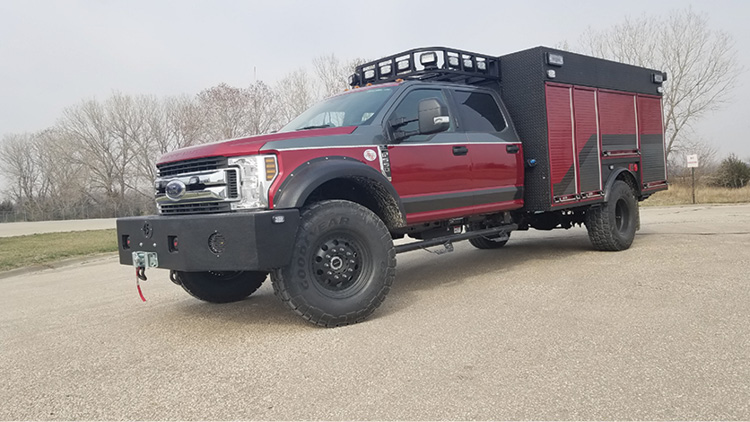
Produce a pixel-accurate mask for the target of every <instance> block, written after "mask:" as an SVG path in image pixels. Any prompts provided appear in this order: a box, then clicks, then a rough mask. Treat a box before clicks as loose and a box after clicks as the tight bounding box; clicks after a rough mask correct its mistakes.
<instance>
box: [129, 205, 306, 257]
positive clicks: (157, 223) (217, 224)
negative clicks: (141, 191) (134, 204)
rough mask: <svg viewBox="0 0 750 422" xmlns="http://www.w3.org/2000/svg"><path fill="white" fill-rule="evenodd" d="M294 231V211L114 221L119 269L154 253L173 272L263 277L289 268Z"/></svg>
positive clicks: (295, 214) (296, 213)
mask: <svg viewBox="0 0 750 422" xmlns="http://www.w3.org/2000/svg"><path fill="white" fill-rule="evenodd" d="M298 226H299V211H298V210H296V209H285V210H272V211H258V212H246V213H243V212H237V213H222V214H203V215H180V216H158V215H150V216H145V217H127V218H118V219H117V240H118V245H119V248H118V249H119V252H120V263H121V264H123V265H133V252H156V254H157V256H158V267H159V268H166V269H170V270H177V271H239V270H251V271H268V270H271V269H273V268H279V267H282V266H285V265H287V264H288V263H289V261H290V259H291V255H292V247H293V244H294V238H295V236H296V234H297V227H298Z"/></svg>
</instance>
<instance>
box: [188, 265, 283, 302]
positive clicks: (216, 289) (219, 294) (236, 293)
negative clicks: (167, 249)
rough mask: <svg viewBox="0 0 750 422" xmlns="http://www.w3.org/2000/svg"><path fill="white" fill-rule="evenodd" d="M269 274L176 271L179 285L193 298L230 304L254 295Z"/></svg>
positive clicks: (258, 272)
mask: <svg viewBox="0 0 750 422" xmlns="http://www.w3.org/2000/svg"><path fill="white" fill-rule="evenodd" d="M267 275H268V273H265V272H261V271H204V272H184V271H176V272H175V278H176V281H177V283H178V284H180V286H182V288H183V289H185V291H186V292H188V293H190V295H191V296H193V297H195V298H197V299H200V300H203V301H206V302H211V303H229V302H237V301H239V300H242V299H244V298H246V297H248V296H250V295H251V294H253V293H254V292H255V291H256V290H258V288H259V287H260V285H261V284H263V281H265V279H266V276H267Z"/></svg>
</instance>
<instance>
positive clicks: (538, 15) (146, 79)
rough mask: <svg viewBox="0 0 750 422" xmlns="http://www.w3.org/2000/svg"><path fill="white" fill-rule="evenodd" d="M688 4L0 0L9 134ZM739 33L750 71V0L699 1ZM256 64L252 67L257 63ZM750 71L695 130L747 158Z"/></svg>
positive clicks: (696, 6)
mask: <svg viewBox="0 0 750 422" xmlns="http://www.w3.org/2000/svg"><path fill="white" fill-rule="evenodd" d="M688 4H690V2H685V1H677V0H660V1H654V0H628V1H618V2H611V3H610V2H608V1H605V0H597V1H576V2H562V1H554V2H553V1H546V0H544V1H543V0H536V1H469V0H460V1H458V0H454V1H443V0H433V1H403V0H402V1H386V0H379V1H374V0H360V1H351V0H350V1H340V2H336V1H322V0H310V1H281V0H276V1H220V0H214V1H195V0H183V1H176V0H175V1H157V0H148V1H141V0H128V1H119V0H118V1H115V0H91V1H74V0H71V1H51V0H49V1H35V0H0V135H2V134H5V133H12V132H25V131H29V132H32V131H37V130H41V129H44V128H46V127H49V126H51V125H53V124H54V122H55V120H56V119H57V118H58V117H59V116H60V113H61V111H62V110H63V109H64V108H65V107H67V106H70V105H73V104H76V103H78V102H80V101H81V100H83V99H87V98H92V97H96V98H100V99H103V98H105V97H107V96H109V95H110V94H111V93H112V92H113V91H120V92H123V93H128V94H154V95H157V96H163V95H174V94H182V93H187V94H195V93H197V92H198V91H200V90H202V89H204V88H208V87H210V86H213V85H216V84H218V83H220V82H226V83H229V84H232V85H236V86H244V85H247V84H249V83H251V82H253V78H254V73H255V75H257V79H259V80H263V81H265V82H267V83H273V82H275V81H276V80H278V79H280V78H281V77H282V76H283V75H284V74H285V73H287V72H289V71H291V70H294V69H295V68H297V67H303V66H304V67H308V68H310V67H311V66H310V63H311V60H312V58H313V57H316V56H320V55H323V54H330V53H334V54H336V55H337V56H338V57H340V58H342V59H351V58H355V57H364V58H368V59H375V58H377V57H380V56H384V55H388V54H391V53H395V52H398V51H401V50H406V49H409V48H414V47H423V46H431V45H445V46H450V47H454V48H460V49H465V50H469V51H476V52H480V53H485V54H492V55H502V54H506V53H510V52H513V51H517V50H522V49H526V48H529V47H534V46H537V45H548V46H554V45H556V44H559V43H560V42H562V41H564V40H568V41H569V42H570V43H571V44H575V42H576V41H577V40H578V38H579V36H580V34H581V33H582V32H583V31H584V29H585V28H586V27H587V26H592V27H594V28H597V29H601V28H606V27H608V26H610V25H613V24H615V23H617V22H619V21H622V19H623V18H624V17H625V16H626V15H631V16H640V15H642V14H666V13H668V12H669V11H670V10H673V9H676V8H682V7H686V6H687V5H688ZM692 8H693V10H694V11H697V12H700V13H705V14H707V15H708V16H709V19H710V25H711V26H712V27H713V28H717V29H722V30H724V31H726V32H728V33H729V34H731V35H732V36H733V37H734V39H735V41H736V43H737V44H736V49H737V52H738V54H739V57H740V62H741V63H742V64H743V66H744V67H745V68H746V69H750V58H748V56H749V55H750V30H748V18H750V2H748V1H746V0H745V1H741V0H736V1H725V0H713V1H711V2H707V1H701V2H692ZM254 69H255V72H254ZM748 77H750V72H748V71H746V72H745V73H744V74H743V76H742V77H741V78H740V83H739V86H738V87H737V89H736V90H735V92H734V93H733V101H732V102H731V103H730V104H729V105H728V106H727V107H726V108H725V109H724V110H722V111H720V112H718V113H714V114H712V115H710V116H708V117H707V118H705V119H704V120H703V121H702V122H701V124H700V125H699V126H698V127H697V135H698V136H700V137H702V138H704V139H706V140H709V141H711V142H712V143H713V144H714V145H716V146H717V147H719V148H720V153H721V154H722V155H726V154H728V153H730V152H734V153H737V154H738V155H740V157H742V158H745V159H750V139H748V132H750V131H749V130H748V129H750V127H749V126H750V123H749V122H750V117H749V116H748V114H749V113H748V112H749V111H750V107H749V106H748V100H747V99H748V98H750V84H748V83H747V82H746V79H747V78H748Z"/></svg>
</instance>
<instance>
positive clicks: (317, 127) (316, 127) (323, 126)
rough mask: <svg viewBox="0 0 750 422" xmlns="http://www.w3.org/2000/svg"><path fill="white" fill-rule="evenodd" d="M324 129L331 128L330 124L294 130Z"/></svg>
mask: <svg viewBox="0 0 750 422" xmlns="http://www.w3.org/2000/svg"><path fill="white" fill-rule="evenodd" d="M326 127H331V125H330V124H328V123H326V124H324V125H313V126H304V127H298V128H297V129H295V130H307V129H323V128H326Z"/></svg>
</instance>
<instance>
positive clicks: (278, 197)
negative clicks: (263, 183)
mask: <svg viewBox="0 0 750 422" xmlns="http://www.w3.org/2000/svg"><path fill="white" fill-rule="evenodd" d="M342 178H343V179H347V178H348V179H351V178H365V179H369V180H371V181H373V182H375V183H377V184H378V185H380V186H381V187H383V188H384V189H385V190H386V191H387V192H388V193H389V194H390V196H391V197H392V198H393V200H394V201H395V202H396V204H397V205H398V209H399V211H400V212H401V215H402V217H404V219H405V217H406V210H405V209H404V205H403V204H402V203H401V198H400V197H399V195H398V192H396V189H394V187H393V185H392V184H391V183H390V182H389V181H388V179H386V177H385V176H383V174H382V173H380V172H379V171H377V170H375V169H374V168H372V167H370V166H368V165H366V164H364V163H362V162H361V161H358V160H356V159H354V158H351V157H345V156H334V157H320V158H316V159H314V160H310V161H308V162H306V163H305V164H302V165H301V166H299V167H297V168H296V169H294V170H293V171H292V172H291V173H290V174H289V175H288V176H287V177H286V179H285V180H284V182H283V183H282V184H281V186H280V187H279V189H278V190H277V191H276V193H275V195H274V208H301V207H302V206H303V205H305V201H306V200H307V198H308V197H309V196H310V194H311V193H312V192H313V191H314V190H315V189H317V188H318V187H319V186H320V185H322V184H323V183H326V182H328V181H330V180H333V179H342Z"/></svg>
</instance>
